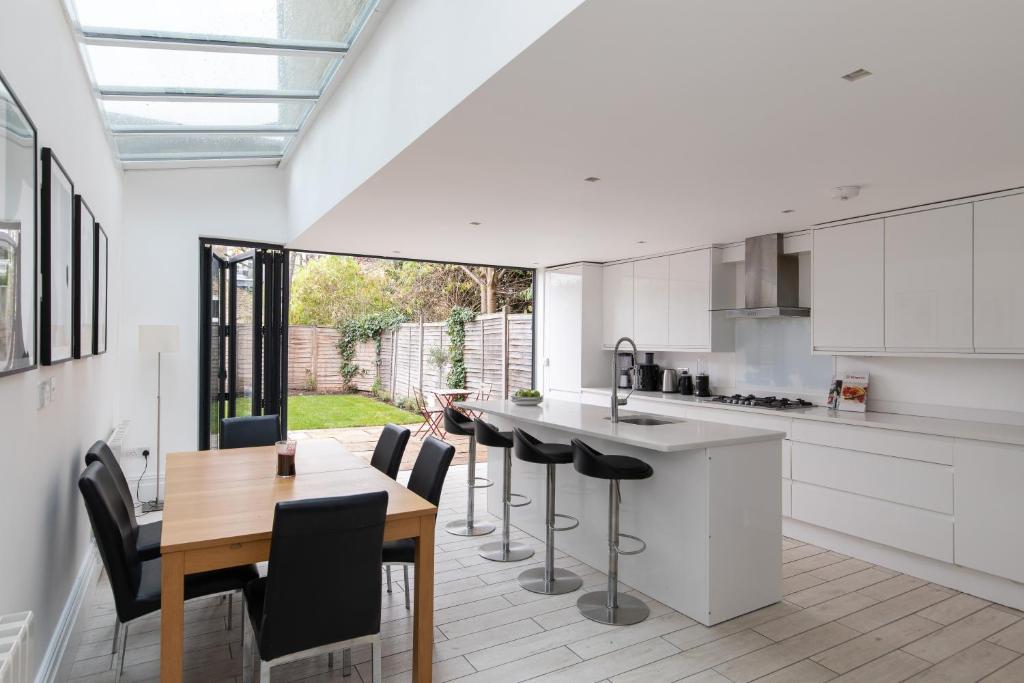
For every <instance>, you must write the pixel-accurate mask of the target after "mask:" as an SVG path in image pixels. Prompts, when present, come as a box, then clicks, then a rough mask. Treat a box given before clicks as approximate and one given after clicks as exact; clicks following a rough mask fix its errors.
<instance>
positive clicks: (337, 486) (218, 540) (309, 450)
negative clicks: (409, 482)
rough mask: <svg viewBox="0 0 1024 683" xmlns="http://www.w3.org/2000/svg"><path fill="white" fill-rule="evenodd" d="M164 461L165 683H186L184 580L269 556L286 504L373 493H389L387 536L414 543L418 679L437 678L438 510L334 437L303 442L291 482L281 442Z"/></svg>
mask: <svg viewBox="0 0 1024 683" xmlns="http://www.w3.org/2000/svg"><path fill="white" fill-rule="evenodd" d="M166 462H167V473H166V478H165V481H166V485H165V491H166V493H165V498H164V512H163V530H162V534H161V541H160V555H161V558H162V569H161V590H162V592H161V598H160V609H161V614H160V680H161V681H170V682H176V681H180V680H181V678H182V671H183V656H184V635H185V633H184V632H185V598H184V583H185V576H186V575H188V574H194V573H198V572H205V571H210V570H214V569H222V568H225V567H235V566H239V565H245V564H251V563H255V562H262V561H266V560H267V559H269V557H270V543H271V531H272V528H273V522H274V509H275V506H276V505H277V504H278V503H279V502H282V501H289V500H303V499H309V498H323V497H330V496H345V495H351V494H357V493H366V492H370V491H386V492H387V493H388V508H387V518H386V521H385V524H384V540H386V541H391V540H398V539H402V538H413V539H415V541H416V551H415V562H416V564H415V574H414V576H415V579H414V598H415V602H414V605H413V607H414V610H413V654H412V680H413V681H416V682H417V683H423V682H428V681H430V679H431V659H432V647H433V645H432V643H433V617H434V590H433V588H434V527H435V524H436V520H437V507H436V506H434V505H433V504H431V503H430V502H429V501H427V500H425V499H423V498H421V497H420V496H418V495H416V494H415V493H413V492H412V491H410V490H409V489H407V488H406V487H404V486H402V485H401V484H399V483H397V482H396V481H394V480H393V479H391V478H390V477H388V476H387V475H385V474H384V473H382V472H379V471H378V470H376V469H374V468H373V467H371V466H370V464H369V463H368V462H367V461H366V460H364V459H362V458H361V457H359V456H357V455H354V454H352V453H350V452H348V451H346V450H345V448H344V446H342V444H341V443H340V442H338V441H336V440H334V439H310V440H303V441H299V442H298V444H297V448H296V453H295V475H294V476H292V477H278V476H277V452H276V449H275V447H274V446H261V447H256V448H235V449H225V450H208V451H189V452H180V453H170V454H169V455H168V456H167V459H166ZM242 618H243V619H245V618H247V617H246V616H245V615H243V616H242Z"/></svg>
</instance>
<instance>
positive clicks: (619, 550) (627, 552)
mask: <svg viewBox="0 0 1024 683" xmlns="http://www.w3.org/2000/svg"><path fill="white" fill-rule="evenodd" d="M619 536H620V537H622V538H628V539H631V540H634V541H636V542H637V543H639V544H640V548H639V549H637V550H623V549H622V548H620V547H619V546H618V544H614V543H613V544H612V548H614V549H615V552H616V553H618V554H619V555H639V554H640V553H642V552H643V551H645V550H647V542H646V541H644V539H642V538H639V537H638V536H633V535H632V534H624V533H622V532H621V531H620V532H619Z"/></svg>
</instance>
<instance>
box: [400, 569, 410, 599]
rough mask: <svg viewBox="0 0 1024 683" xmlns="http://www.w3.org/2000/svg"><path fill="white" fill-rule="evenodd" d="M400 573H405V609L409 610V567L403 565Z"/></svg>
mask: <svg viewBox="0 0 1024 683" xmlns="http://www.w3.org/2000/svg"><path fill="white" fill-rule="evenodd" d="M402 571H403V572H404V573H405V609H409V565H407V564H403V565H402Z"/></svg>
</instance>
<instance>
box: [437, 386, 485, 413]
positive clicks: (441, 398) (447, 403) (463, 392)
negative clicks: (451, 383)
mask: <svg viewBox="0 0 1024 683" xmlns="http://www.w3.org/2000/svg"><path fill="white" fill-rule="evenodd" d="M427 391H429V392H430V393H431V394H433V395H434V398H436V399H437V403H438V405H439V406H441V409H442V410H444V409H445V408H455V409H456V410H458V411H459V412H461V413H466V414H467V415H470V416H472V413H469V412H467V411H466V410H465V409H464V408H460V407H459V406H457V405H455V403H456V401H462V400H465V399H466V397H468V396H469V395H470V394H474V393H476V392H475V391H473V390H472V389H427Z"/></svg>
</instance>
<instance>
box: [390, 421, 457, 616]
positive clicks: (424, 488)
mask: <svg viewBox="0 0 1024 683" xmlns="http://www.w3.org/2000/svg"><path fill="white" fill-rule="evenodd" d="M454 457H455V446H452V445H451V444H448V443H445V442H444V441H441V440H440V439H435V438H434V437H432V436H428V437H427V438H426V439H425V440H424V441H423V445H422V446H421V447H420V454H419V455H417V456H416V463H415V464H414V465H413V466H412V473H411V474H410V475H409V484H408V486H407V487H406V488H408V489H409V490H410V491H412V492H413V493H415V494H416V495H418V496H419V497H420V498H424V499H426V500H427V501H428V502H429V503H431V504H433V505H437V504H438V503H439V502H440V500H441V489H442V488H444V478H445V476H447V474H448V467H449V466H450V465H451V464H452V458H454ZM382 561H383V562H384V566H385V567H387V568H388V593H390V592H391V569H390V566H391V565H401V566H402V571H403V572H404V576H405V608H406V609H409V567H410V566H412V565H415V564H416V541H415V540H414V539H412V538H403V539H400V540H397V541H386V542H385V543H384V552H383V557H382Z"/></svg>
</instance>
